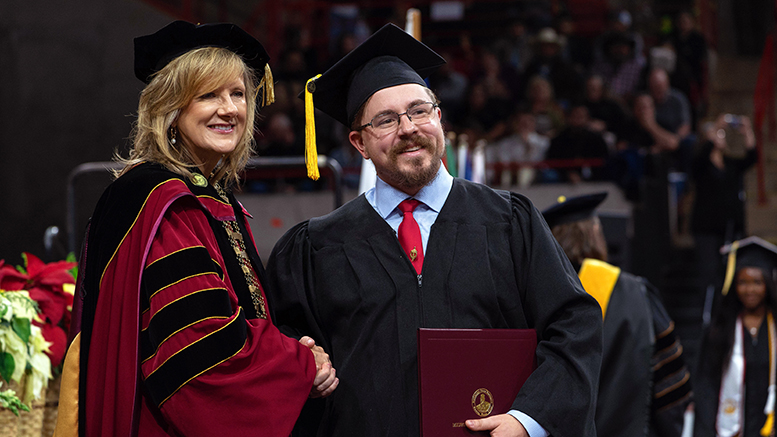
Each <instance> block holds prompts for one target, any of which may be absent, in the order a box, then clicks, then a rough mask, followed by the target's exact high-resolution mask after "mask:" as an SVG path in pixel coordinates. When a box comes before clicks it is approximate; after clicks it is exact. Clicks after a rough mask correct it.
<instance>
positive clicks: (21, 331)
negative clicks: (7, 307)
mask: <svg viewBox="0 0 777 437" xmlns="http://www.w3.org/2000/svg"><path fill="white" fill-rule="evenodd" d="M11 327H12V328H13V332H15V333H16V335H18V336H19V338H21V339H22V341H23V342H24V343H25V344H26V343H27V342H28V341H29V340H30V331H31V329H30V319H17V318H16V317H14V319H13V320H12V321H11Z"/></svg>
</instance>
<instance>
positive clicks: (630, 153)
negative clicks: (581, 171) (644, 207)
mask: <svg viewBox="0 0 777 437" xmlns="http://www.w3.org/2000/svg"><path fill="white" fill-rule="evenodd" d="M632 113H633V118H631V119H629V120H628V121H627V122H626V124H625V127H624V129H623V131H622V132H621V136H620V137H619V138H618V145H617V153H616V156H615V159H614V160H613V162H612V164H613V165H612V166H611V167H610V174H611V177H612V178H613V179H614V180H615V181H616V182H617V183H618V184H619V185H620V186H621V188H623V189H624V191H625V194H626V198H628V199H629V200H639V198H640V192H639V187H640V183H641V181H642V178H643V176H645V175H654V174H656V171H657V168H656V167H653V164H658V163H659V162H661V163H662V164H661V165H665V164H663V162H664V161H665V160H664V159H663V158H667V159H668V161H669V162H670V165H671V162H672V161H674V162H677V161H678V159H677V157H676V156H675V154H676V153H677V151H678V149H679V147H680V144H681V143H680V139H679V137H678V136H677V135H675V134H673V133H672V132H669V131H667V130H666V129H664V128H663V127H661V125H659V124H658V122H657V121H656V109H655V106H654V104H653V97H651V96H650V94H647V93H645V94H639V95H637V96H636V97H635V98H634V100H633V105H632ZM687 147H689V148H690V147H692V145H690V144H689V146H687ZM648 158H655V159H648Z"/></svg>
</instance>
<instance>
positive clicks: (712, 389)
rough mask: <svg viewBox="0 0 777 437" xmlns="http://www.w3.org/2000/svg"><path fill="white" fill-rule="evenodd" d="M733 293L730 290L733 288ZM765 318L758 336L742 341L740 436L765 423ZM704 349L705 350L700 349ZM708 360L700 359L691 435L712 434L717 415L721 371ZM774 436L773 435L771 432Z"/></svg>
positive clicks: (754, 436) (750, 436) (757, 431)
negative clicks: (742, 415)
mask: <svg viewBox="0 0 777 437" xmlns="http://www.w3.org/2000/svg"><path fill="white" fill-rule="evenodd" d="M732 292H733V291H732ZM768 331H769V330H768V324H767V323H766V318H765V317H764V321H763V323H762V324H761V327H760V328H759V329H758V336H757V337H756V338H753V337H752V336H751V335H750V334H749V333H744V338H745V341H744V342H743V346H744V354H745V381H744V385H745V413H744V416H745V432H744V434H742V436H743V437H760V436H761V428H762V427H763V426H764V423H766V414H764V405H766V397H767V396H768V389H769V334H768ZM702 352H704V351H702ZM713 367H714V366H713V365H712V363H711V361H710V360H708V359H705V358H704V354H703V353H702V355H701V358H700V359H699V364H698V372H699V377H698V378H697V379H698V380H699V384H698V385H699V387H696V388H694V390H695V391H696V407H695V413H696V418H695V419H694V434H693V435H694V436H695V437H706V436H715V435H717V434H716V431H715V424H716V423H717V417H718V404H719V401H720V399H719V394H720V380H721V375H722V373H721V370H720V369H714V368H713ZM772 435H774V434H772Z"/></svg>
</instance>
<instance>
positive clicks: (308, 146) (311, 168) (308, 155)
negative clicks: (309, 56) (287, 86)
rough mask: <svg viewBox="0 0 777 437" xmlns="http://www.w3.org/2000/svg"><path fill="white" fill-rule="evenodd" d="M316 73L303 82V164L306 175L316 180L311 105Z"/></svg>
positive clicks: (313, 111) (313, 120)
mask: <svg viewBox="0 0 777 437" xmlns="http://www.w3.org/2000/svg"><path fill="white" fill-rule="evenodd" d="M319 77H321V75H320V74H319V75H317V76H316V77H312V78H310V79H309V80H308V82H307V83H306V84H305V165H306V166H307V169H308V177H309V178H310V179H313V180H314V181H317V180H318V177H319V173H318V152H316V117H315V108H314V107H313V92H315V91H316V79H318V78H319Z"/></svg>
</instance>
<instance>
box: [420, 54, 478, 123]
mask: <svg viewBox="0 0 777 437" xmlns="http://www.w3.org/2000/svg"><path fill="white" fill-rule="evenodd" d="M440 56H442V57H443V58H445V59H451V57H452V55H450V54H449V53H445V52H441V53H440ZM429 85H430V88H431V89H433V90H434V92H435V94H437V98H438V99H440V102H441V103H440V105H441V106H442V108H443V111H442V116H443V119H444V122H445V123H446V125H448V124H452V125H459V124H460V123H461V120H462V118H463V117H464V114H465V112H466V106H467V87H468V85H469V80H468V79H467V77H466V76H464V75H463V74H461V73H459V72H458V71H456V70H454V69H453V66H452V65H451V64H449V63H445V64H443V65H442V66H441V67H440V68H439V69H438V70H437V71H436V72H434V73H433V74H432V75H431V76H429Z"/></svg>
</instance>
